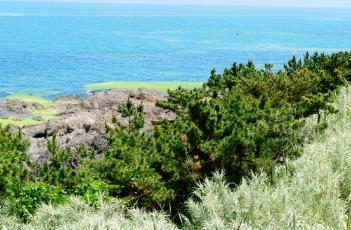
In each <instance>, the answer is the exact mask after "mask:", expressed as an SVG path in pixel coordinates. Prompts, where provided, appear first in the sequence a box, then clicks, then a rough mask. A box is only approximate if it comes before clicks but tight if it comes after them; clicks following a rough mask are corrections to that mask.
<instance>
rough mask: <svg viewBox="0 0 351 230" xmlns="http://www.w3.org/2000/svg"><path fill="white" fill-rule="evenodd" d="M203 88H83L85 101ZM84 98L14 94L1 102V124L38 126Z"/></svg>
mask: <svg viewBox="0 0 351 230" xmlns="http://www.w3.org/2000/svg"><path fill="white" fill-rule="evenodd" d="M202 85H203V82H168V81H167V82H166V81H159V82H103V83H94V84H87V85H85V86H84V88H85V89H86V90H87V91H88V92H89V95H88V96H87V98H88V97H91V96H93V95H94V93H96V92H100V91H110V90H119V91H124V92H125V91H131V92H133V91H139V90H145V91H153V92H154V93H156V94H167V90H175V89H177V88H178V87H182V88H185V89H193V88H198V87H201V86H202ZM84 98H85V97H83V96H75V95H62V96H57V97H56V98H55V99H45V98H44V97H43V96H41V95H33V94H26V93H21V92H17V93H14V94H11V95H9V96H7V97H5V98H4V99H3V100H1V101H0V125H14V126H17V127H27V126H32V125H40V124H43V123H46V122H48V121H50V120H51V119H54V118H55V117H57V115H58V114H59V113H64V112H65V111H64V109H63V108H62V107H64V106H62V105H69V104H73V105H74V104H75V103H77V101H79V100H83V99H84ZM116 103H117V102H116Z"/></svg>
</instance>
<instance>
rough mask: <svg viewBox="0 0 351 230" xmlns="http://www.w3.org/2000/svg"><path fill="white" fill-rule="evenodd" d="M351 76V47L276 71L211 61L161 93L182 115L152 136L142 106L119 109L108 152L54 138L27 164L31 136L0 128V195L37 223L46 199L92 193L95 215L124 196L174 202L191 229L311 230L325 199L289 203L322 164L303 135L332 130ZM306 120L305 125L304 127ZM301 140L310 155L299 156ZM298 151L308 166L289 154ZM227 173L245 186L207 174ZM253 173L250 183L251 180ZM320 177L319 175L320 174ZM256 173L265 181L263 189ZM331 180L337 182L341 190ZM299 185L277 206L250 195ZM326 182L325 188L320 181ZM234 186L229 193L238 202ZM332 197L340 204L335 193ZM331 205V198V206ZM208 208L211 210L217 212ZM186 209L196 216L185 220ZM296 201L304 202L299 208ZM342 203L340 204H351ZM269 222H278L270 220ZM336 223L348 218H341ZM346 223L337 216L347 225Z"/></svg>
mask: <svg viewBox="0 0 351 230" xmlns="http://www.w3.org/2000/svg"><path fill="white" fill-rule="evenodd" d="M350 79H351V53H348V52H340V53H336V54H331V55H325V54H318V53H315V54H313V55H312V56H311V55H309V54H308V53H307V54H306V55H305V57H304V59H303V60H297V59H296V58H293V59H291V60H290V61H289V62H288V63H287V64H286V65H285V66H284V68H283V69H281V70H279V71H277V72H273V71H272V65H268V64H267V65H266V66H265V68H264V69H257V68H256V67H255V65H254V64H253V63H252V62H250V61H249V62H248V63H247V64H234V65H233V66H232V67H231V68H229V69H225V70H224V72H223V74H218V73H216V71H214V70H213V71H212V72H211V76H210V78H209V80H208V82H207V83H205V84H204V85H203V86H202V88H195V89H192V90H188V89H183V88H178V89H177V90H173V91H168V94H169V97H168V99H167V100H165V101H159V102H158V105H159V106H161V107H163V108H166V109H169V110H172V111H173V112H175V113H176V114H177V118H176V119H174V120H171V121H169V120H164V121H162V122H160V123H158V124H155V126H154V131H153V132H152V133H151V134H146V133H143V132H142V131H141V130H142V128H143V126H144V118H143V105H142V104H139V105H137V104H134V103H132V101H131V100H130V99H128V100H127V101H126V102H125V104H124V105H122V106H120V107H119V108H118V112H119V113H120V115H121V117H122V118H123V119H124V122H119V121H118V119H113V121H112V124H111V125H106V130H107V133H108V135H109V140H110V147H109V148H108V149H107V151H106V152H105V153H103V154H102V155H100V156H95V155H94V153H93V152H90V151H88V150H87V149H85V147H84V146H82V147H81V148H80V149H79V150H78V151H76V152H74V151H72V150H70V149H60V148H59V146H58V145H57V143H56V141H55V139H53V140H52V141H50V143H49V145H48V147H49V148H48V150H49V152H50V157H49V159H48V161H47V162H46V163H44V164H43V165H40V166H37V165H33V164H32V163H31V162H30V161H29V159H28V157H27V156H26V149H27V147H28V144H27V143H26V142H25V141H23V140H22V138H21V135H20V134H18V135H13V134H10V132H9V129H8V128H0V140H3V141H0V143H1V144H0V153H1V155H0V162H1V164H0V167H2V168H3V170H2V171H0V174H1V172H4V173H3V175H4V176H3V177H0V186H1V188H2V190H1V191H4V192H2V193H1V195H2V196H4V197H5V199H6V200H9V201H10V203H11V204H18V205H16V206H17V207H18V208H17V209H16V208H10V209H9V210H11V212H12V213H13V214H15V215H17V216H18V217H19V218H21V219H22V221H34V219H33V218H35V217H32V216H31V215H33V214H34V213H35V211H36V209H37V207H39V206H40V204H41V203H52V204H53V205H55V204H61V203H64V202H65V201H66V200H67V197H68V196H80V197H81V199H82V200H84V202H83V201H80V202H83V203H84V205H85V204H87V205H89V207H91V212H92V213H94V212H95V211H94V210H96V209H99V207H100V206H101V205H102V204H101V202H106V203H108V202H110V201H109V200H110V199H112V200H114V199H115V198H119V199H121V200H123V202H125V203H126V204H128V205H137V206H139V207H142V208H147V209H150V210H155V209H157V210H163V211H167V212H168V211H169V214H170V215H172V217H175V220H176V221H178V223H181V222H180V221H181V220H182V221H184V219H185V220H186V224H187V225H189V228H192V227H193V228H195V229H197V228H212V227H216V228H221V227H224V228H225V227H226V228H240V226H244V225H245V226H250V227H253V228H261V227H268V228H270V227H277V226H279V227H280V226H282V225H281V223H282V222H284V221H287V220H289V221H292V222H291V223H292V224H293V225H294V226H297V225H298V224H299V223H298V222H296V221H297V220H298V219H296V218H301V220H303V221H304V223H305V225H304V224H302V223H301V226H305V227H306V226H309V227H312V228H313V227H316V226H317V225H313V224H310V225H308V223H312V222H309V221H312V220H310V219H306V218H307V217H308V218H310V217H309V215H308V213H307V211H308V210H316V208H314V206H313V205H315V202H317V201H316V199H317V198H316V197H320V198H321V199H322V198H323V199H324V198H325V199H326V200H327V197H324V195H323V194H320V193H318V192H317V193H315V191H314V190H313V188H312V187H311V188H310V187H308V188H310V189H311V190H309V191H308V192H309V193H310V194H311V195H312V196H313V197H312V198H313V199H312V198H311V197H305V198H306V199H310V198H311V202H313V203H308V202H307V201H306V207H307V208H306V209H304V207H302V206H301V207H300V206H299V205H300V203H296V206H294V207H295V209H294V210H295V211H294V210H290V209H289V210H287V209H286V203H284V202H288V200H289V199H291V202H293V199H295V198H296V196H297V194H298V193H301V196H302V193H304V192H303V191H304V190H303V189H300V188H301V186H302V184H300V183H302V182H303V183H310V184H311V185H312V184H313V183H312V181H310V180H309V179H308V178H305V177H304V176H306V177H307V173H306V172H305V171H304V170H308V169H311V170H315V171H317V170H318V165H316V166H313V167H312V166H311V168H308V167H307V166H306V168H304V167H302V166H301V165H302V163H301V162H300V161H301V159H305V160H306V161H307V160H308V161H309V162H312V161H313V159H312V158H309V157H312V155H313V154H312V152H311V156H309V155H308V154H309V153H310V152H309V151H307V150H306V147H304V144H305V146H306V145H307V144H308V142H306V139H308V138H310V137H311V136H312V137H314V138H316V134H321V133H323V132H322V131H323V130H325V129H326V130H329V129H328V128H327V127H328V125H330V122H328V115H329V116H330V114H336V115H334V116H337V114H338V113H337V112H338V111H339V110H341V108H340V106H336V98H337V95H338V93H339V91H340V88H341V87H343V86H345V85H347V84H348V81H349V80H350ZM307 125H308V130H309V132H306V127H307ZM311 133H312V135H310V134H311ZM307 146H308V145H307ZM304 148H305V150H304V156H303V157H302V158H300V159H298V157H299V156H300V155H301V154H302V149H304ZM313 156H315V155H313ZM333 159H334V158H333ZM292 160H293V162H300V163H296V164H291V163H289V162H291V161H292ZM333 162H334V163H335V164H334V163H333V165H334V166H335V167H339V166H340V162H339V161H337V160H336V159H334V160H333ZM300 166H301V167H300ZM321 166H323V167H324V166H326V167H327V166H328V167H329V166H330V165H321ZM334 166H333V167H334ZM328 169H329V168H328ZM221 170H223V171H225V172H226V180H227V181H228V182H229V183H230V184H232V185H234V186H236V187H237V191H232V188H230V187H229V186H228V185H227V184H225V183H224V182H223V176H221V175H222V174H220V175H219V174H216V176H215V177H214V182H211V181H209V180H208V179H206V178H207V177H209V176H211V175H212V174H213V173H214V172H216V171H221ZM330 170H334V169H330ZM8 172H10V173H8ZM302 172H303V174H300V173H302ZM338 172H339V171H338ZM259 175H262V176H259ZM323 175H326V174H323ZM300 176H302V177H301V178H299V177H300ZM250 178H251V181H252V182H251V183H252V185H248V184H249V183H248V182H247V181H250ZM257 178H260V179H257ZM296 178H297V179H296ZM295 179H296V181H295ZM320 181H321V183H322V179H321V178H320ZM256 182H257V183H259V185H260V186H261V185H262V187H259V186H258V185H257V186H256V187H255V183H256ZM199 183H203V184H202V185H201V186H199V188H198V189H197V190H196V192H195V196H194V195H193V192H192V191H193V189H194V188H195V187H196V186H197V185H198V184H199ZM251 183H250V184H251ZM340 183H341V184H342V185H343V186H342V187H341V189H340V190H341V191H342V194H343V196H344V197H345V199H346V197H348V196H349V194H350V193H349V189H348V185H347V182H345V181H340ZM245 186H247V187H250V186H252V188H255V189H257V190H255V191H252V193H250V194H246V193H245V194H244V193H242V194H241V193H240V191H241V190H240V189H241V188H244V187H245ZM281 186H283V187H281ZM299 186H300V187H299ZM330 186H331V187H332V188H333V189H335V191H336V190H337V189H338V188H339V187H337V186H336V185H335V186H336V187H335V186H334V185H333V186H332V185H330ZM247 187H246V188H247ZM295 187H296V194H293V195H292V194H290V193H289V194H288V195H287V196H286V199H287V200H285V201H284V200H283V201H280V200H279V199H280V198H281V196H280V195H277V194H276V196H275V198H277V199H278V200H277V202H278V203H279V202H280V203H279V204H278V203H277V206H270V205H268V204H266V203H264V201H262V207H261V208H260V204H258V203H255V201H254V198H253V197H254V196H257V198H259V199H263V198H262V197H261V193H262V194H266V195H267V197H270V196H272V197H273V195H274V194H275V192H281V190H284V189H285V188H286V189H290V190H291V191H295V190H294V189H295ZM275 189H281V190H279V191H278V190H275ZM299 189H300V190H299ZM306 189H307V187H306ZM250 191H251V190H250ZM321 191H322V190H321ZM323 191H326V189H325V188H324V187H323ZM255 192H256V193H255ZM228 194H232V195H233V197H232V200H230V199H229V197H230V196H232V195H230V196H227V195H228ZM238 194H239V195H238ZM318 194H319V195H318ZM212 195H213V196H212ZM217 195H218V196H220V197H217ZM295 195H296V196H295ZM334 195H335V194H334ZM192 196H193V197H194V198H193V199H190V200H189V198H190V197H192ZM306 196H308V195H306ZM227 198H228V200H226V199H227ZM314 198H316V199H314ZM329 198H330V200H335V201H337V202H341V203H342V201H340V200H338V199H339V197H338V196H337V195H335V196H333V194H332V195H330V197H329ZM211 199H213V201H216V204H215V207H212V206H211V204H207V202H209V201H210V200H211ZM282 199H283V198H282ZM221 200H222V201H223V203H221ZM217 201H218V202H217ZM271 201H272V202H273V198H272V199H271ZM111 202H113V201H111ZM289 202H290V201H289ZM298 202H299V201H298ZM327 204H329V203H328V202H325V205H326V206H325V207H327ZM99 205H100V206H99ZM208 205H209V206H208ZM5 206H6V205H5ZM10 207H11V205H10ZM46 207H47V206H46ZM169 207H171V208H169ZM211 207H212V208H214V209H215V210H209V209H210V208H211ZM184 208H187V210H188V211H189V214H188V215H187V216H186V217H182V218H179V215H178V214H179V212H180V211H181V210H183V209H184ZM229 209H230V210H229ZM253 209H254V210H253ZM261 209H262V210H265V211H264V213H272V220H271V221H272V222H270V221H268V223H266V224H265V223H262V222H260V221H258V222H257V223H256V222H255V220H251V219H250V218H251V217H248V216H249V215H253V216H255V215H256V214H257V215H259V214H258V213H259V212H260V210H261ZM245 210H246V211H245ZM269 210H270V211H269ZM274 210H277V211H274ZM297 210H300V211H303V210H305V211H303V213H302V212H301V213H302V214H301V216H299V215H300V214H299V212H298V211H297ZM340 210H341V209H340ZM340 210H338V212H337V213H340V212H342V211H344V209H342V211H340ZM339 211H340V212H339ZM256 212H257V213H256ZM209 213H218V216H216V218H212V219H211V220H209V216H210V215H209ZM279 213H281V214H283V213H284V216H285V217H286V218H285V217H284V218H285V219H284V218H283V219H279V217H278V216H279ZM331 214H332V212H329V211H325V212H323V213H321V216H320V219H318V221H320V222H323V223H326V225H325V226H328V227H329V226H331V225H332V223H334V222H331V221H329V217H328V215H331ZM34 215H35V214H34ZM206 215H208V217H206ZM211 215H212V214H211ZM289 215H290V216H289ZM302 215H305V216H306V218H303V217H302ZM288 216H289V217H288ZM257 218H258V219H259V217H257ZM342 218H344V217H342ZM273 221H276V222H274V223H275V225H270V224H271V223H273ZM340 221H341V222H340V223H343V221H344V219H341V220H340ZM183 223H184V222H183ZM313 223H314V222H313ZM335 223H336V222H335ZM340 223H339V222H338V223H336V224H337V225H338V226H342V224H340ZM296 224H297V225H296Z"/></svg>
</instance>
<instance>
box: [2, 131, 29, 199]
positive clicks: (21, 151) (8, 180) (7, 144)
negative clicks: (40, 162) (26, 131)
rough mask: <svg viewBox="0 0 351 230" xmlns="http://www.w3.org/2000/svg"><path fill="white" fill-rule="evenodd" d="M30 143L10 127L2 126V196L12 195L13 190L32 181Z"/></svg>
mask: <svg viewBox="0 0 351 230" xmlns="http://www.w3.org/2000/svg"><path fill="white" fill-rule="evenodd" d="M27 148H28V143H27V142H26V141H24V140H23V139H22V134H21V130H19V131H18V133H17V134H14V133H12V132H11V131H10V127H1V126H0V195H11V194H12V193H13V191H12V188H13V187H14V186H15V185H17V184H21V183H22V182H24V181H27V180H29V179H30V174H31V172H30V171H31V162H30V160H29V157H28V156H27V154H26V151H27Z"/></svg>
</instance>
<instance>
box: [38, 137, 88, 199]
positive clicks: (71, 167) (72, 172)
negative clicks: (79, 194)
mask: <svg viewBox="0 0 351 230" xmlns="http://www.w3.org/2000/svg"><path fill="white" fill-rule="evenodd" d="M48 151H49V153H50V155H51V156H50V158H49V160H48V161H47V162H45V163H44V164H43V165H41V166H39V168H38V172H39V179H40V180H41V181H44V182H45V183H48V184H50V185H54V186H59V187H62V188H63V189H65V190H66V191H68V192H73V191H74V187H75V186H76V184H77V183H79V181H80V180H81V176H80V175H79V170H78V167H79V166H81V165H82V163H83V160H84V159H85V158H87V157H88V156H90V155H91V153H90V152H89V151H88V150H86V149H85V148H84V147H83V146H82V147H80V148H79V149H78V150H77V151H75V152H74V153H73V152H72V150H71V149H61V148H60V147H59V146H58V143H57V141H56V137H55V136H54V137H53V138H52V140H50V141H49V142H48Z"/></svg>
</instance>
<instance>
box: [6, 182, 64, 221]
mask: <svg viewBox="0 0 351 230" xmlns="http://www.w3.org/2000/svg"><path fill="white" fill-rule="evenodd" d="M65 200H66V195H65V192H64V191H63V190H62V189H60V188H58V187H55V186H51V185H48V184H45V183H42V182H37V183H29V184H25V185H22V186H16V187H15V189H14V195H13V196H11V197H10V210H11V211H12V212H13V213H14V214H16V215H18V216H19V217H20V218H21V219H23V220H26V219H27V218H28V217H29V215H30V214H33V212H34V211H35V210H36V209H37V208H38V207H39V206H40V205H41V204H43V203H52V204H61V203H63V202H64V201H65Z"/></svg>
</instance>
